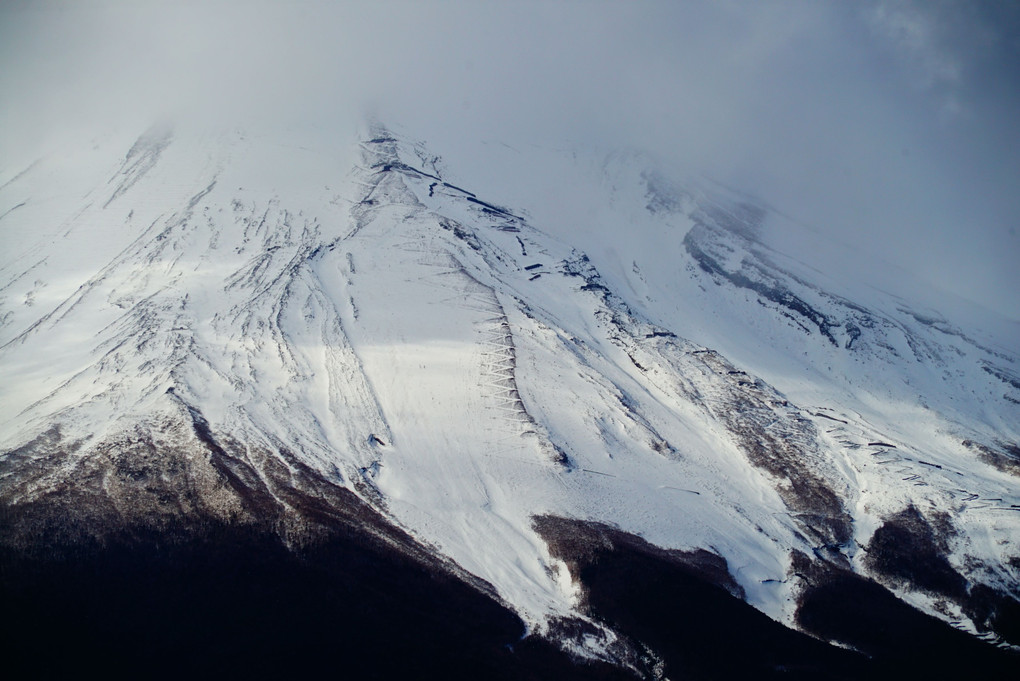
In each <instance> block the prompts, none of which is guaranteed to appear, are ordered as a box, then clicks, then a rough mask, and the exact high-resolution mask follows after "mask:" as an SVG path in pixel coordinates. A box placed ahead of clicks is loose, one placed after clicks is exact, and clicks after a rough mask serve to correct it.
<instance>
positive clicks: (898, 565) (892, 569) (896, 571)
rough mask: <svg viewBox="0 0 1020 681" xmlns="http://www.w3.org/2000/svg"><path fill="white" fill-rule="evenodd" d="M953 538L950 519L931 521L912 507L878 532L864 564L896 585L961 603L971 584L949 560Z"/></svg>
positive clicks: (901, 512) (895, 516)
mask: <svg viewBox="0 0 1020 681" xmlns="http://www.w3.org/2000/svg"><path fill="white" fill-rule="evenodd" d="M953 534H954V530H953V528H952V525H950V524H949V520H948V518H946V517H944V516H938V517H933V518H931V519H928V518H925V517H924V516H923V515H922V514H921V512H920V511H918V510H917V509H916V508H915V507H914V506H908V507H907V508H905V509H904V510H902V511H900V512H899V513H897V514H896V515H894V516H891V517H889V518H886V520H885V522H884V523H883V524H882V526H881V527H879V528H878V530H876V531H875V534H874V536H872V538H871V541H870V542H868V548H867V551H868V553H867V556H866V557H865V561H864V562H865V565H866V566H867V567H868V569H870V570H872V571H873V572H875V573H876V574H878V575H880V576H881V577H884V578H886V579H888V580H889V581H890V582H891V583H893V584H894V585H897V586H906V587H909V588H914V589H920V590H921V591H926V592H928V593H931V594H938V595H942V596H946V597H949V598H952V599H954V600H960V599H962V598H963V597H964V596H965V595H966V593H967V580H966V579H965V578H964V577H963V575H961V574H960V573H959V572H957V571H956V570H955V569H954V568H953V566H952V565H950V564H949V561H948V560H946V555H947V554H948V552H949V546H948V541H949V539H950V538H952V536H953Z"/></svg>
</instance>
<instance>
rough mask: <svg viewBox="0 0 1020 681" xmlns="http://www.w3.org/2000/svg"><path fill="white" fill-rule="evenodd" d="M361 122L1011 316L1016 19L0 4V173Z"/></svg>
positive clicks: (950, 14)
mask: <svg viewBox="0 0 1020 681" xmlns="http://www.w3.org/2000/svg"><path fill="white" fill-rule="evenodd" d="M366 111H375V112H378V113H379V115H380V116H381V117H382V118H383V119H384V120H393V121H394V122H397V123H400V124H402V125H403V126H404V128H405V129H407V130H408V132H410V133H412V134H415V135H416V136H420V137H423V138H425V139H428V140H430V141H434V143H435V146H436V147H437V148H436V149H435V151H437V153H443V149H442V147H441V144H442V141H443V140H444V139H446V140H449V139H453V138H454V137H455V136H462V137H464V138H475V139H488V140H505V141H507V142H510V143H522V142H526V141H534V142H537V143H539V144H545V145H561V146H565V145H568V144H580V145H585V144H592V145H595V144H597V145H599V146H601V147H603V148H613V147H636V148H644V149H650V150H653V151H655V152H656V153H657V154H659V155H661V156H663V157H665V158H667V159H669V160H671V161H673V162H676V163H678V164H680V165H682V166H683V167H685V168H687V169H689V170H690V171H692V172H701V173H706V174H708V175H710V176H712V177H714V178H716V179H718V180H720V181H723V182H725V183H727V184H729V185H734V186H737V187H740V188H742V189H744V190H746V191H749V192H751V193H754V194H756V195H758V196H760V197H762V198H763V199H765V200H766V201H768V202H769V203H771V204H772V205H774V206H776V207H778V208H780V209H781V210H782V211H783V212H784V213H786V214H789V215H791V216H792V217H794V218H796V219H798V220H800V221H802V222H804V223H807V224H809V225H811V226H812V227H814V228H816V229H818V230H820V231H822V232H824V233H829V234H832V235H833V237H834V238H837V239H839V240H841V241H843V242H846V243H850V244H856V245H859V246H861V247H862V248H863V249H864V250H865V251H880V252H881V254H882V255H883V256H884V257H885V258H886V259H888V260H889V261H890V262H891V263H893V264H895V265H898V266H900V267H903V268H904V269H907V270H910V271H912V272H915V273H917V274H918V275H920V276H921V277H925V278H927V279H928V280H929V281H932V282H933V283H935V284H937V285H938V286H940V287H943V288H945V289H947V290H950V291H953V292H955V293H958V294H960V295H963V296H965V297H969V298H971V299H975V300H980V301H983V302H984V304H985V305H987V306H988V307H990V308H993V309H996V310H998V311H999V312H1001V313H1003V314H1005V315H1006V316H1008V317H1010V318H1012V319H1014V320H1020V295H1018V294H1017V291H1020V266H1018V263H1020V124H1018V122H1020V4H1018V3H1016V2H1010V1H1009V0H1004V1H1002V2H993V1H990V0H989V1H980V0H958V1H940V0H904V1H898V0H897V1H893V0H861V1H859V2H858V1H850V0H847V1H845V2H822V1H815V0H804V1H794V0H787V1H776V2H765V1H758V0H744V1H736V0H715V1H712V2H709V1H699V2H679V1H663V2H559V3H553V2H536V3H528V2H520V1H518V2H513V3H509V2H484V1H482V0H473V1H472V2H440V1H434V2H406V3H402V2H373V3H351V2H334V3H326V2H314V1H306V2H300V1H299V2H287V3H283V2H241V1H240V0H238V1H237V2H232V1H227V0H220V1H216V0H214V1H213V2H208V1H203V2H198V1H197V0H196V1H191V2H182V1H181V0H178V1H177V2H173V3H170V2H166V3H163V2H144V1H138V0H131V1H127V0H125V1H119V0H75V1H74V2H53V1H46V0H22V1H20V2H19V1H18V0H13V1H8V2H5V3H3V5H2V7H0V168H2V167H4V166H7V165H8V163H14V162H16V161H5V160H4V159H20V158H22V157H23V156H26V155H30V154H31V153H34V151H35V150H37V149H41V148H44V147H47V146H50V147H51V146H53V145H54V144H55V143H57V142H58V141H59V139H61V138H62V137H63V136H67V135H83V134H84V135H89V134H93V131H95V130H98V129H99V128H101V127H104V126H107V125H111V124H115V123H119V122H129V123H132V124H137V123H140V122H141V121H145V120H148V119H154V118H157V117H159V116H163V115H169V116H198V117H206V118H211V119H214V120H217V119H218V120H222V121H223V122H230V121H235V120H236V121H238V122H240V123H242V124H244V123H247V122H250V121H254V122H259V121H261V122H272V123H277V124H287V125H291V124H293V125H301V124H307V123H314V124H317V125H330V124H331V123H332V122H334V121H336V122H339V121H344V123H343V125H347V124H348V123H349V122H350V121H351V120H352V119H353V118H354V117H357V116H360V115H361V114H362V113H363V112H366ZM338 124H339V123H338ZM877 244H880V245H881V246H877Z"/></svg>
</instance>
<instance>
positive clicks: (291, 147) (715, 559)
mask: <svg viewBox="0 0 1020 681" xmlns="http://www.w3.org/2000/svg"><path fill="white" fill-rule="evenodd" d="M534 153H535V162H536V163H540V162H542V156H541V154H542V153H545V152H537V151H536V152H534ZM494 162H496V161H494ZM571 163H572V164H573V165H572V166H571V165H570V164H571ZM567 165H568V167H572V168H573V172H574V173H575V174H574V175H573V176H569V177H566V176H565V177H563V178H562V181H563V183H564V184H565V185H570V183H588V185H586V186H595V187H597V188H598V191H596V192H594V195H595V196H596V197H597V200H595V202H594V203H593V204H592V205H591V206H590V207H589V210H588V211H587V212H586V213H585V214H578V215H576V216H575V217H573V218H572V222H571V223H570V224H559V223H558V224H540V222H539V221H538V220H533V218H532V217H531V210H532V207H529V206H517V205H508V204H505V203H504V201H503V199H501V197H499V196H489V195H483V194H481V193H477V194H476V193H475V191H478V190H477V189H476V188H474V187H473V186H472V184H471V183H470V178H466V179H465V178H464V177H462V176H455V177H456V179H452V177H453V176H451V175H450V172H452V171H449V170H448V169H447V168H446V166H445V164H444V162H443V161H442V159H441V158H440V157H439V156H437V155H435V154H434V152H433V150H431V149H429V148H428V147H427V146H426V145H424V144H421V143H415V142H413V141H411V140H409V139H405V138H404V137H402V136H399V135H396V134H394V133H393V132H391V131H390V130H388V129H386V128H385V127H383V126H381V125H372V126H367V127H366V129H365V130H363V131H362V133H361V135H360V138H359V139H357V140H349V139H346V138H343V136H341V135H325V134H317V135H307V134H299V133H293V132H292V133H286V134H276V135H268V134H255V133H246V132H241V131H235V132H233V133H230V134H208V133H203V134H199V133H190V132H178V131H174V130H173V129H171V128H167V127H156V128H153V129H151V130H149V131H147V132H146V133H144V134H143V135H141V136H140V137H139V138H137V140H135V141H133V142H131V141H129V140H122V139H118V138H115V137H111V138H107V139H102V140H97V141H95V142H94V143H93V144H91V145H90V146H89V147H88V148H87V149H84V150H81V151H80V152H76V153H75V154H70V153H69V154H68V155H67V156H66V157H62V158H53V157H50V158H43V159H40V160H39V161H38V162H37V163H35V164H33V165H31V166H30V167H28V168H18V169H7V170H5V171H4V174H3V175H2V176H0V180H2V182H3V185H2V186H0V201H2V203H0V230H2V235H3V237H2V238H3V240H4V244H5V248H4V255H3V259H2V262H0V295H2V298H0V371H2V378H0V385H3V389H2V393H0V405H2V409H0V475H2V477H0V505H2V518H3V521H2V532H0V550H2V554H0V555H2V561H3V567H4V569H3V576H2V577H0V580H2V583H3V589H4V601H5V602H6V603H9V604H12V605H11V606H10V607H11V608H12V610H11V611H10V612H11V613H13V615H11V616H9V617H7V618H5V619H6V620H7V622H6V623H5V625H4V626H5V631H4V640H5V642H7V645H12V643H13V644H16V645H12V648H11V649H12V651H14V652H12V654H13V655H15V658H16V659H17V661H18V662H19V663H22V664H25V665H26V666H29V668H36V669H39V670H44V671H45V670H49V671H51V672H57V671H61V670H64V669H65V667H63V666H62V665H64V664H65V662H63V661H62V660H60V659H54V658H53V657H52V656H48V654H47V651H49V650H51V649H53V648H54V647H55V646H58V645H59V646H63V647H67V648H68V649H71V650H73V651H75V653H76V655H78V656H79V658H78V659H79V663H80V662H81V660H85V663H88V664H96V665H101V664H109V665H112V666H111V667H110V669H112V670H113V672H114V673H116V674H128V673H131V672H132V671H137V670H138V669H139V665H150V666H148V667H146V669H147V670H148V671H147V672H143V674H144V675H150V673H151V674H152V675H156V676H159V675H162V674H166V675H173V674H177V673H181V672H190V673H206V672H212V671H215V672H225V673H230V672H237V671H239V670H251V671H259V670H261V671H265V670H267V669H272V670H278V671H294V670H298V671H311V670H313V669H315V670H321V669H335V670H337V671H338V672H339V671H349V672H350V673H351V674H353V675H354V676H356V677H372V676H375V677H382V678H385V677H391V676H396V675H398V674H414V675H416V677H419V678H420V677H423V676H424V677H432V676H434V677H436V678H454V677H463V678H483V677H487V678H552V677H557V678H572V677H576V678H667V677H668V678H683V677H684V676H685V675H691V676H696V677H698V678H732V677H733V676H734V675H736V676H740V675H749V674H761V675H762V676H763V677H764V678H771V677H772V676H777V677H778V676H783V678H789V675H790V674H793V675H802V676H800V677H799V678H819V677H823V678H854V677H857V676H859V675H862V674H872V675H875V674H883V673H888V674H890V675H898V676H910V675H911V674H914V673H916V674H918V675H920V674H923V673H928V672H930V671H934V670H938V671H939V672H940V673H946V670H950V671H960V672H961V673H963V672H965V671H966V672H967V673H970V672H971V671H973V669H987V670H991V669H997V668H1007V667H1009V666H1016V664H1017V662H1018V658H1017V657H1016V654H1015V652H1012V651H1013V650H1015V649H1016V648H1015V646H1018V645H1020V603H1018V601H1017V599H1018V597H1020V547H1018V546H1017V538H1018V537H1020V489H1018V486H1017V480H1018V477H1017V476H1018V475H1020V449H1018V444H1017V443H1018V442H1020V418H1018V416H1020V355H1018V354H1017V352H1016V348H1011V347H1003V346H1002V345H1001V343H1002V340H1001V339H999V340H997V339H996V337H995V336H994V334H989V333H986V332H983V331H981V330H979V329H972V328H969V327H964V326H961V325H960V324H959V323H958V322H954V321H952V320H951V319H950V318H948V317H946V316H943V314H941V313H939V312H935V311H932V310H930V309H928V308H926V307H919V306H916V305H914V304H912V303H911V302H909V301H907V300H904V299H902V298H898V297H896V296H893V295H891V294H887V293H883V292H882V291H880V290H878V289H876V288H872V287H870V286H867V282H862V281H853V280H849V279H846V278H845V277H844V278H842V279H841V278H840V277H839V276H837V273H835V272H824V273H823V272H822V271H819V269H818V267H819V265H816V264H815V263H811V262H807V261H806V260H805V258H804V256H803V255H800V256H797V257H794V256H793V255H791V254H789V253H786V252H784V251H782V250H781V249H780V248H779V247H777V246H776V245H775V244H774V243H773V242H772V241H771V240H770V234H774V233H775V231H776V230H777V229H781V228H783V227H784V226H787V227H790V229H793V227H792V226H791V225H790V223H788V222H784V221H785V218H783V217H782V216H781V215H779V214H778V213H776V212H775V211H773V210H772V209H770V208H768V207H767V206H765V205H763V204H762V203H761V202H758V201H756V200H754V199H752V198H748V197H746V196H743V195H741V194H739V193H737V192H734V191H732V190H728V189H725V188H723V187H719V186H717V185H714V184H712V183H710V182H707V181H694V182H686V181H683V182H682V181H678V180H677V179H676V178H674V177H672V176H670V175H669V174H668V173H666V172H664V171H662V170H661V169H659V168H658V167H657V166H656V165H655V164H654V163H652V162H651V161H650V160H649V159H647V158H646V157H644V156H640V155H627V154H612V155H608V156H606V157H600V158H598V159H595V160H591V159H588V160H584V159H581V158H579V157H576V156H575V157H574V159H573V160H572V161H570V162H569V163H567ZM550 200H555V199H550ZM536 212H540V211H536ZM593 216H594V217H593ZM589 223H590V224H589ZM575 234H576V235H577V237H578V238H577V240H576V241H575V240H574V239H573V237H574V235H575ZM805 238H806V237H805ZM980 639H983V640H980ZM82 656H83V657H82ZM101 660H105V662H101ZM79 663H74V662H68V663H66V664H67V665H68V666H67V668H68V669H77V668H79Z"/></svg>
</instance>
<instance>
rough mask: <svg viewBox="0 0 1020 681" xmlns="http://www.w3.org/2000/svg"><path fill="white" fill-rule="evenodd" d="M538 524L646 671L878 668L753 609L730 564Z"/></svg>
mask: <svg viewBox="0 0 1020 681" xmlns="http://www.w3.org/2000/svg"><path fill="white" fill-rule="evenodd" d="M534 524H535V528H536V530H537V531H538V532H539V533H540V534H541V535H542V537H543V538H544V539H545V540H546V542H547V543H548V545H549V549H550V552H551V553H552V554H553V555H554V556H557V557H558V558H560V559H562V560H564V561H565V562H566V563H567V564H568V566H569V567H570V570H571V574H572V575H573V576H574V578H575V579H576V580H578V581H579V582H580V584H581V587H582V589H583V593H584V608H585V610H586V612H587V613H588V614H589V615H590V616H592V617H593V618H595V619H596V620H598V621H602V622H604V623H606V624H608V625H609V626H611V627H612V628H613V629H614V630H615V631H617V632H620V633H622V634H623V635H624V636H626V637H627V639H628V641H629V642H630V644H631V649H632V651H635V652H634V653H633V657H632V658H631V662H632V663H633V664H635V665H636V666H639V667H643V668H644V670H645V671H646V673H652V671H653V670H652V669H651V668H649V667H650V665H651V663H652V662H653V661H654V660H661V661H662V662H663V664H664V670H663V671H662V674H663V675H664V677H668V678H673V679H681V678H682V679H738V678H754V679H857V678H864V677H865V676H867V675H868V674H869V673H870V670H872V669H873V666H871V665H869V663H868V661H867V660H866V659H865V658H864V657H863V656H861V655H858V654H856V653H853V652H851V651H847V650H842V649H840V648H836V647H833V646H830V645H827V644H825V643H823V642H821V641H817V640H815V639H812V638H811V637H809V636H806V635H805V634H802V633H800V632H796V631H793V630H791V629H788V628H786V627H784V626H782V625H780V624H778V623H777V622H775V621H774V620H771V619H769V618H768V617H766V616H765V615H763V614H762V613H761V612H759V611H757V610H755V609H754V608H752V607H751V606H750V605H748V604H747V603H745V602H744V601H743V600H742V598H741V596H742V593H743V592H742V590H741V588H740V586H739V585H738V584H737V583H736V582H735V581H734V580H733V578H732V576H731V575H730V574H729V571H728V568H727V565H726V561H725V560H724V559H723V558H721V557H719V556H717V555H715V554H712V553H710V552H708V551H705V550H703V549H699V550H696V551H670V550H665V549H661V548H658V547H655V546H653V545H651V544H649V543H647V542H646V541H644V540H643V539H641V538H640V537H636V536H634V535H630V534H627V533H625V532H621V531H620V530H617V529H615V528H612V527H609V526H606V525H602V524H599V523H591V522H585V521H579V520H569V519H565V518H557V517H550V516H543V517H539V518H536V519H535V522H534ZM641 651H645V652H644V656H643V657H642V654H641ZM649 653H651V654H649Z"/></svg>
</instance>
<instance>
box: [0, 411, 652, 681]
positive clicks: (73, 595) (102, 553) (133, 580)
mask: <svg viewBox="0 0 1020 681" xmlns="http://www.w3.org/2000/svg"><path fill="white" fill-rule="evenodd" d="M196 421H197V419H196ZM197 422H199V423H200V421H197ZM193 426H194V423H190V424H189V423H188V422H187V421H182V420H180V419H176V420H175V419H173V418H170V417H167V418H165V419H163V420H161V421H159V422H158V423H155V424H146V425H144V426H143V425H139V426H138V427H137V428H134V429H131V430H129V431H127V432H125V433H124V434H122V435H121V436H118V437H115V438H113V439H112V440H110V441H108V442H105V443H103V444H102V445H100V446H98V447H97V448H96V449H95V452H94V453H93V454H92V455H91V456H90V457H86V458H85V460H83V461H82V462H79V463H78V464H77V469H76V474H73V475H70V476H67V477H63V478H61V481H62V482H61V483H60V484H55V485H53V486H52V487H51V488H50V489H46V490H45V491H42V492H41V493H32V492H31V490H30V488H31V487H45V486H46V484H47V478H46V476H45V472H42V473H40V471H39V470H38V466H40V465H43V464H46V462H47V461H49V459H51V458H53V457H57V458H59V459H61V460H62V461H63V462H64V463H65V464H66V463H67V462H68V454H69V453H68V452H66V451H64V452H62V451H60V450H59V433H58V432H56V431H53V432H50V433H48V434H46V435H44V436H42V437H40V438H38V439H37V440H36V441H35V442H34V444H33V445H31V446H28V447H26V448H22V450H20V451H19V452H17V453H16V454H17V458H16V460H15V461H14V462H13V463H12V460H11V457H10V456H8V457H6V459H5V465H6V472H7V473H9V474H11V475H19V478H20V480H22V481H27V482H24V483H23V484H12V485H9V486H7V487H5V494H4V497H3V498H2V499H0V527H2V529H3V531H2V533H0V602H2V603H4V617H3V618H0V619H2V623H0V641H2V642H3V643H2V644H0V648H2V650H3V656H4V668H5V671H6V672H7V673H9V674H12V676H13V677H16V678H26V677H32V678H46V677H66V676H70V675H72V674H74V675H82V674H86V675H88V674H101V675H102V676H103V677H104V678H128V677H130V678H138V677H140V676H141V677H146V678H181V677H185V676H198V677H203V678H204V677H210V676H218V675H226V676H229V677H231V678H237V677H243V676H248V675H254V676H258V677H262V678H264V677H267V676H280V677H283V676H289V677H294V676H297V677H309V676H311V675H313V674H314V675H322V674H329V675H330V676H337V675H340V676H342V677H345V678H347V677H349V678H359V679H362V678H364V679H372V678H376V679H390V678H405V677H406V678H416V679H422V678H435V679H479V678H486V679H624V678H633V677H632V675H631V674H630V673H628V672H625V671H623V670H621V669H620V668H618V667H615V666H612V665H609V664H606V663H591V662H585V661H579V660H573V659H571V657H570V656H568V655H567V654H566V653H564V652H563V651H561V650H560V649H559V648H558V646H556V645H555V644H553V643H551V642H549V641H547V640H544V639H541V638H536V637H529V638H524V634H525V627H524V624H523V622H521V620H520V619H519V618H518V617H517V616H516V615H515V614H514V613H513V612H511V611H510V610H508V609H507V608H506V607H505V606H504V605H503V604H502V603H500V602H499V601H498V599H496V598H495V597H494V595H493V593H492V590H491V587H489V585H487V584H485V583H484V582H481V581H480V580H478V579H476V578H473V577H471V576H470V575H467V574H466V573H464V572H463V571H462V570H460V569H459V568H457V567H456V566H455V565H452V564H450V563H448V562H445V561H444V560H443V559H440V558H437V557H435V556H434V555H433V554H432V553H431V552H430V551H429V550H428V549H427V548H426V547H423V546H421V545H420V544H418V543H417V542H416V541H415V540H414V539H413V538H411V537H410V536H409V535H407V534H406V533H404V532H403V531H402V530H400V529H398V528H396V527H394V526H393V525H391V524H390V523H388V522H387V521H386V519H385V518H384V517H383V516H382V515H380V514H379V513H378V511H376V510H375V509H373V508H371V507H370V506H368V505H367V504H366V503H365V502H364V501H362V500H361V499H359V498H358V497H357V496H356V495H355V494H354V493H352V492H351V491H350V490H348V489H345V488H343V487H340V486H338V485H337V484H336V483H334V482H332V481H330V480H328V479H326V478H324V477H323V476H322V475H321V474H320V473H318V472H316V471H314V470H312V469H310V468H309V467H307V466H305V465H303V464H301V463H300V461H299V460H298V459H297V458H296V457H295V456H294V455H293V454H291V453H289V452H286V451H281V452H279V453H273V454H272V455H269V454H268V453H265V454H260V453H259V452H258V450H253V452H252V453H251V454H248V453H247V452H248V450H247V449H246V448H244V447H242V446H241V445H240V444H238V443H235V442H232V441H230V440H229V439H226V438H217V437H216V436H215V434H213V433H211V432H203V429H202V428H201V427H199V428H194V427H193ZM171 440H172V441H174V442H175V443H176V446H171V445H170V444H169V441H171ZM46 465H47V466H48V464H46ZM20 473H26V474H25V475H24V476H21V475H20ZM253 476H254V478H257V481H256V480H255V479H253ZM249 485H250V487H248V486H249ZM242 487H247V489H248V491H247V492H242Z"/></svg>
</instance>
